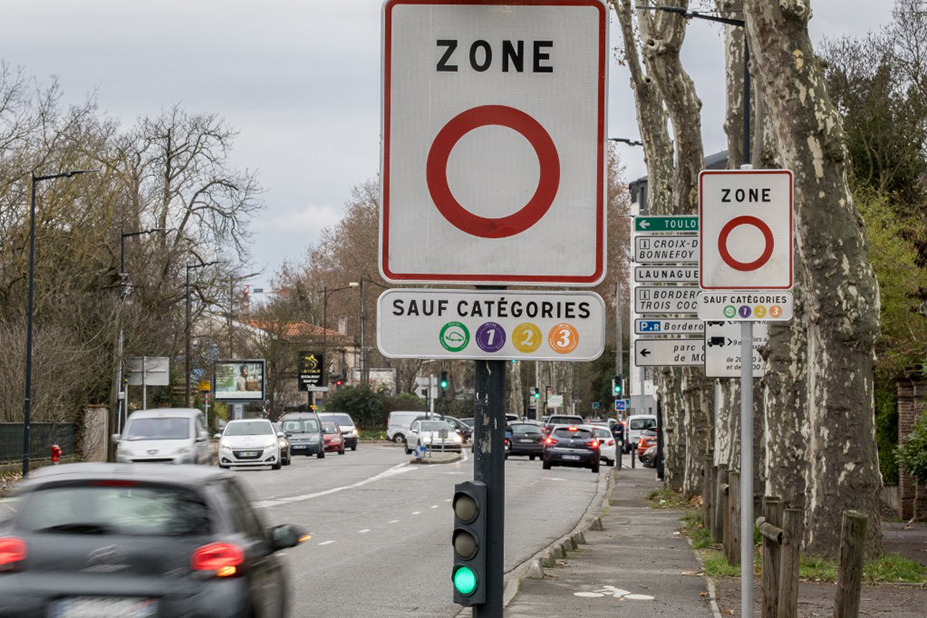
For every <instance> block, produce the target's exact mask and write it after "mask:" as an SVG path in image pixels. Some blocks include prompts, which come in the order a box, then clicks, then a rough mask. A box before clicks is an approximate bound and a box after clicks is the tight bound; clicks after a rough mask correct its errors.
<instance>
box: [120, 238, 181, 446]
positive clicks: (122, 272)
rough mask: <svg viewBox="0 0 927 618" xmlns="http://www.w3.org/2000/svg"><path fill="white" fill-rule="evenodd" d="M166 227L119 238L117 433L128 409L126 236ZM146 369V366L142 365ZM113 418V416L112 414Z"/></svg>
mask: <svg viewBox="0 0 927 618" xmlns="http://www.w3.org/2000/svg"><path fill="white" fill-rule="evenodd" d="M166 231H167V230H165V229H164V228H160V227H153V228H150V229H147V230H141V231H138V232H123V233H122V235H121V238H120V239H119V303H120V311H119V313H117V314H116V316H117V317H116V319H117V320H118V321H119V341H118V342H117V344H116V359H117V363H116V433H121V429H122V424H123V422H124V418H123V417H124V416H125V413H126V412H127V411H128V410H127V407H126V399H125V395H122V396H121V397H120V395H121V394H122V392H123V390H122V374H123V369H122V368H123V359H122V347H123V340H124V339H123V328H122V311H121V310H122V304H123V303H124V302H125V299H126V296H128V285H127V284H126V282H127V280H128V278H129V275H128V274H127V273H126V238H132V237H134V236H143V235H147V234H154V233H155V232H166ZM142 370H143V371H144V367H142ZM110 420H112V416H110ZM108 433H112V432H108Z"/></svg>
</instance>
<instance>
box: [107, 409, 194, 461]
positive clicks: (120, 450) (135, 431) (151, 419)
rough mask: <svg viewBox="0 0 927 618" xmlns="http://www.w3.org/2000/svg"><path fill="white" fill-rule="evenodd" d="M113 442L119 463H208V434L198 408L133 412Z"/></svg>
mask: <svg viewBox="0 0 927 618" xmlns="http://www.w3.org/2000/svg"><path fill="white" fill-rule="evenodd" d="M113 441H114V442H115V443H116V461H117V462H119V463H133V462H134V463H143V462H144V463H169V464H203V465H208V464H209V434H208V433H206V423H205V421H204V420H203V413H202V412H200V411H199V410H197V409H195V408H158V409H153V410H139V411H137V412H133V413H132V415H131V416H129V420H128V421H126V426H125V428H124V429H123V431H122V434H121V435H120V434H115V435H113Z"/></svg>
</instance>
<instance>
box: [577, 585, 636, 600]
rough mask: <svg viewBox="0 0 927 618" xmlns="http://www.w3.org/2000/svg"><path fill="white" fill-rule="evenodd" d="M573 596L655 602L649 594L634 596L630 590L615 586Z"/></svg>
mask: <svg viewBox="0 0 927 618" xmlns="http://www.w3.org/2000/svg"><path fill="white" fill-rule="evenodd" d="M573 595H574V596H577V597H584V598H587V599H601V598H603V597H614V598H616V599H627V600H629V601H653V597H652V596H650V595H649V594H634V593H632V592H631V591H630V590H622V589H621V588H616V587H615V586H603V587H602V588H601V589H600V590H593V591H591V592H574V593H573Z"/></svg>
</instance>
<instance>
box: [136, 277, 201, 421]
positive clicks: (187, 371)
mask: <svg viewBox="0 0 927 618" xmlns="http://www.w3.org/2000/svg"><path fill="white" fill-rule="evenodd" d="M186 297H187V308H186V319H185V321H184V326H185V328H184V334H185V340H186V353H185V354H184V359H183V362H184V372H183V382H184V402H185V404H184V405H186V407H188V408H189V407H190V355H191V353H192V345H191V343H190V322H191V318H190V265H189V264H187V282H186ZM144 371H145V368H144V367H142V373H143V374H144ZM143 379H144V378H143Z"/></svg>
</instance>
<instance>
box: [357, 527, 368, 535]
mask: <svg viewBox="0 0 927 618" xmlns="http://www.w3.org/2000/svg"><path fill="white" fill-rule="evenodd" d="M368 532H370V528H364V529H363V530H358V531H357V533H358V534H367V533H368Z"/></svg>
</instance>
